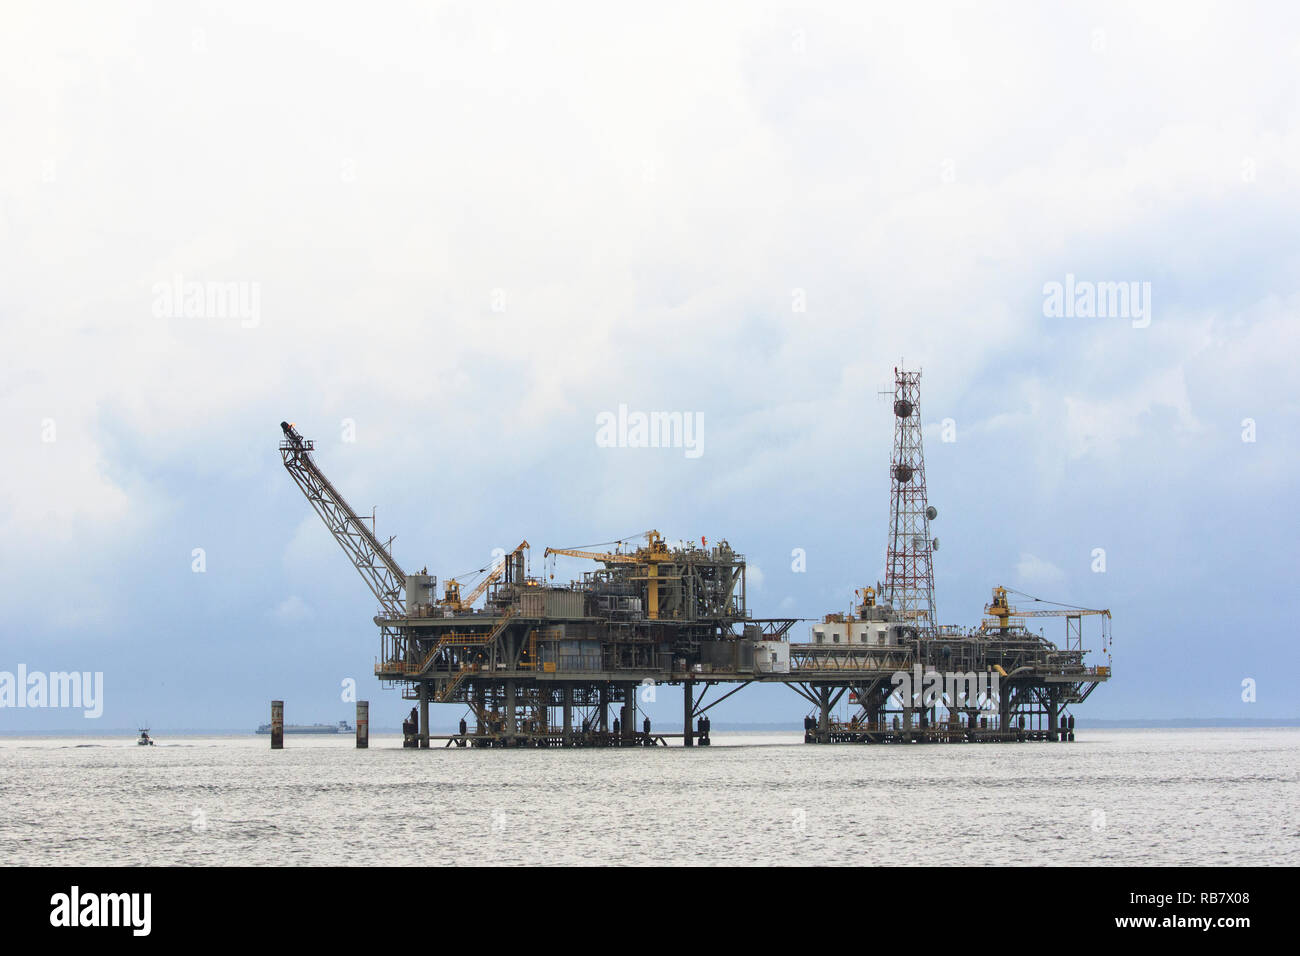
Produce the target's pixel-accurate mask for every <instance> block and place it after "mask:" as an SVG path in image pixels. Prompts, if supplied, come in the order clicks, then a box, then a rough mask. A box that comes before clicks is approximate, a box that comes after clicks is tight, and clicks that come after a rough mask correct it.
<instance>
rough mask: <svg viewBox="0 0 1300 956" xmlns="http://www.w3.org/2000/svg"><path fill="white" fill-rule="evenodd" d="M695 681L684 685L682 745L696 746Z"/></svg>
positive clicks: (689, 681)
mask: <svg viewBox="0 0 1300 956" xmlns="http://www.w3.org/2000/svg"><path fill="white" fill-rule="evenodd" d="M694 710H695V681H693V680H688V681H687V682H686V683H685V684H683V685H682V744H683V746H686V747H694V746H695V723H694V718H695V714H694Z"/></svg>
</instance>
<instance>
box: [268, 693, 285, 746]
mask: <svg viewBox="0 0 1300 956" xmlns="http://www.w3.org/2000/svg"><path fill="white" fill-rule="evenodd" d="M271 749H272V750H283V749H284V701H282V700H273V701H271Z"/></svg>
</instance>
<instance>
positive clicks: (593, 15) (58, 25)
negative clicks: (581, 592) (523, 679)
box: [0, 2, 1300, 732]
mask: <svg viewBox="0 0 1300 956" xmlns="http://www.w3.org/2000/svg"><path fill="white" fill-rule="evenodd" d="M540 6H542V5H537V4H526V3H519V4H485V3H481V2H475V3H450V4H438V3H432V4H430V3H426V4H409V5H408V4H381V5H378V6H365V5H347V6H338V5H331V4H317V3H313V4H292V5H291V4H262V3H222V4H207V3H192V2H180V3H159V4H127V3H115V4H70V3H61V2H54V3H7V4H6V5H5V8H4V12H3V14H0V24H2V27H3V28H2V29H0V76H2V77H3V79H2V81H0V134H2V135H3V143H4V145H3V149H2V150H0V183H2V185H3V189H2V192H0V198H2V202H3V204H2V205H0V253H2V255H0V270H2V272H0V323H2V327H3V332H4V339H3V343H4V348H3V350H2V351H0V411H2V413H3V414H0V428H3V430H4V435H3V437H4V442H3V447H4V449H5V450H6V454H5V462H4V467H3V468H0V521H2V522H3V538H2V539H0V540H2V542H3V543H2V545H0V575H2V576H3V577H2V580H3V589H2V592H0V601H2V602H3V610H2V616H0V628H2V631H0V670H8V671H14V670H16V668H17V667H18V665H20V664H22V665H25V666H26V667H27V668H28V670H30V671H58V670H71V669H76V670H83V671H102V672H103V673H104V684H105V691H104V694H105V706H104V714H103V716H102V717H101V718H99V720H98V721H95V722H93V723H94V727H91V726H90V725H91V722H90V721H86V720H83V719H81V718H80V716H79V715H78V714H77V713H76V712H72V711H60V710H43V711H37V710H10V709H5V710H0V732H6V731H22V730H31V729H51V728H69V729H102V728H108V727H129V726H133V725H134V724H136V723H137V722H141V721H150V722H152V723H153V725H154V726H155V727H156V728H167V727H172V728H250V729H251V728H252V727H253V726H255V725H256V724H258V723H260V722H262V721H264V720H266V719H268V718H267V712H268V701H269V700H270V699H271V698H273V697H279V698H284V699H285V700H286V715H287V718H288V719H289V720H291V721H313V720H331V721H332V720H337V719H339V718H342V717H348V718H351V716H352V711H351V705H350V704H345V703H343V702H341V700H340V682H341V681H342V680H344V679H345V678H348V677H352V678H356V679H357V680H358V684H359V692H360V694H361V696H363V697H368V698H369V699H370V700H371V701H372V705H371V712H372V720H373V722H374V724H375V725H376V726H385V725H388V726H392V725H395V724H396V723H397V722H398V720H399V719H400V715H401V714H402V712H403V711H404V710H405V709H406V707H407V706H409V705H405V704H404V703H403V702H402V701H401V700H400V698H399V696H398V694H397V692H396V691H393V690H382V689H380V688H379V687H378V686H377V685H375V684H374V682H373V681H372V680H371V679H370V678H369V677H368V676H367V675H369V674H370V672H371V669H372V664H373V661H374V658H375V656H376V655H377V653H378V639H377V634H376V629H375V628H374V626H373V625H372V624H371V623H370V618H371V616H372V614H373V613H374V600H373V598H372V597H371V595H370V594H369V592H368V591H367V590H366V589H365V587H364V585H363V584H362V582H361V579H360V578H359V577H358V576H357V575H356V572H355V571H354V570H353V569H352V567H351V566H350V565H349V563H348V562H347V560H346V559H345V557H344V555H343V554H342V552H341V551H340V550H339V549H338V547H337V546H336V545H335V544H334V543H333V541H332V540H331V539H330V536H329V534H328V533H327V532H326V530H325V529H324V527H323V526H322V525H321V523H320V521H319V519H317V518H316V516H315V514H314V513H313V512H312V511H311V509H310V508H309V506H308V505H307V503H306V501H305V500H304V499H303V498H302V496H301V494H300V493H299V492H298V490H297V488H296V487H295V486H294V485H293V484H292V482H291V481H290V479H289V477H288V476H287V475H286V474H285V472H284V470H283V468H282V466H281V464H280V458H279V454H278V452H277V450H276V446H277V442H278V439H279V429H278V425H277V423H278V422H279V421H280V420H281V419H286V418H287V419H289V420H291V421H295V422H296V423H297V424H298V426H299V428H300V429H301V430H302V432H303V433H304V434H305V435H306V436H308V437H309V438H313V439H315V440H316V442H317V448H318V454H317V460H318V461H319V463H320V464H321V466H322V467H323V468H324V469H325V471H326V473H327V474H328V475H329V476H330V477H331V479H332V480H333V481H334V482H335V483H336V484H337V485H338V486H339V488H340V489H342V491H343V493H344V494H345V495H347V496H348V497H349V499H350V500H351V501H352V503H353V504H354V505H355V506H356V507H357V508H358V510H365V511H366V512H369V510H370V508H371V507H372V506H375V507H377V508H378V530H379V532H380V533H381V535H382V536H384V537H386V536H388V535H390V534H395V535H397V540H396V542H395V545H394V550H395V553H396V556H397V558H398V560H399V561H401V562H402V563H403V564H404V565H406V566H407V567H408V568H419V567H420V566H423V565H427V566H428V567H429V570H430V571H431V572H434V573H437V574H438V575H439V576H440V577H446V576H449V575H451V574H454V573H456V572H459V571H463V570H465V569H468V568H475V567H480V566H482V565H484V564H486V563H488V561H489V560H490V556H491V552H492V549H493V548H512V547H513V546H514V545H515V544H517V543H518V542H519V541H520V540H521V539H523V538H527V539H528V540H529V541H530V542H531V543H532V544H533V552H532V554H533V570H534V572H535V573H542V571H543V567H542V565H543V562H542V558H541V550H542V548H543V547H545V546H546V545H556V546H565V545H580V544H586V543H589V542H596V541H605V540H609V539H613V538H617V537H620V536H624V535H631V534H634V533H636V532H639V531H643V530H645V529H648V528H652V527H654V528H658V529H659V530H661V531H662V532H664V534H665V535H666V536H667V537H668V538H670V539H672V540H676V539H678V538H688V539H690V538H695V539H698V537H699V536H701V535H705V536H707V537H708V538H709V539H710V541H713V540H716V539H721V538H726V539H728V540H729V541H730V542H731V543H732V545H733V546H734V547H736V548H737V549H738V550H740V551H742V552H744V553H745V554H746V555H747V556H748V558H749V560H750V562H751V567H750V571H751V579H750V589H749V594H750V604H751V610H752V611H753V613H754V614H755V615H756V616H782V615H788V616H797V617H808V618H812V617H820V616H821V615H822V614H824V613H825V612H827V611H832V610H843V609H846V608H847V606H848V604H849V601H850V598H851V596H852V590H853V588H854V587H857V586H861V585H863V584H866V583H871V582H874V581H875V580H876V578H877V577H878V576H880V575H881V573H882V570H881V569H882V566H883V563H884V562H883V552H884V545H885V536H886V530H887V522H888V497H887V494H888V458H889V450H890V449H889V442H890V429H891V427H892V418H891V415H890V409H889V405H888V403H887V402H886V401H884V400H883V399H881V398H880V397H879V395H878V392H879V391H880V390H881V389H882V388H885V387H888V386H889V385H890V383H891V380H892V375H893V368H894V366H895V365H897V364H898V363H899V360H900V359H902V360H904V361H905V362H906V364H907V365H908V366H909V367H912V366H916V367H920V368H922V369H923V371H924V377H923V390H924V391H923V398H922V416H923V418H924V420H925V422H926V423H927V430H926V440H927V447H926V452H927V464H928V482H929V489H930V498H931V502H932V503H933V504H934V505H935V506H936V507H938V509H939V511H940V516H939V518H938V520H937V521H936V522H935V524H934V528H933V530H934V533H935V535H936V536H938V537H939V539H940V541H941V550H940V551H939V553H938V555H937V559H936V574H937V594H938V605H939V611H940V617H941V618H942V619H943V620H944V621H947V622H951V623H954V624H966V625H970V624H975V623H978V620H979V617H980V615H981V611H982V607H983V604H984V603H985V601H987V600H988V597H989V592H990V590H991V588H992V587H993V586H994V585H998V584H1005V585H1008V586H1011V587H1015V588H1019V589H1021V590H1023V591H1027V592H1029V593H1032V594H1035V595H1039V596H1042V597H1045V598H1050V599H1053V600H1059V601H1067V602H1075V603H1079V604H1084V605H1088V606H1100V607H1109V608H1111V609H1112V611H1113V613H1114V633H1115V652H1114V665H1115V675H1116V676H1115V680H1114V681H1113V682H1112V683H1111V684H1109V685H1107V686H1104V687H1102V688H1101V689H1099V690H1098V691H1097V692H1096V693H1095V694H1094V695H1093V697H1092V698H1091V699H1090V700H1089V701H1088V702H1087V704H1086V705H1085V706H1084V707H1082V708H1080V709H1079V710H1078V711H1077V713H1078V714H1079V716H1080V719H1085V718H1086V717H1087V716H1089V715H1091V716H1094V717H1108V718H1113V717H1184V716H1189V717H1239V718H1251V717H1257V718H1283V717H1296V716H1300V714H1298V708H1297V703H1298V699H1297V698H1298V697H1300V694H1298V693H1297V690H1296V687H1295V682H1294V680H1292V679H1291V676H1290V675H1291V674H1293V673H1294V671H1295V667H1296V665H1297V664H1300V659H1298V658H1300V653H1298V652H1297V650H1296V646H1297V645H1296V642H1295V639H1294V636H1293V630H1294V627H1295V621H1296V620H1297V618H1298V617H1300V606H1298V605H1300V601H1298V600H1297V588H1296V584H1295V574H1294V564H1295V555H1296V543H1295V535H1296V527H1297V520H1296V519H1297V505H1296V493H1297V484H1298V483H1297V475H1298V473H1300V461H1298V457H1300V456H1298V454H1297V441H1296V437H1297V424H1298V422H1300V413H1298V403H1297V398H1296V384H1295V383H1296V378H1297V375H1296V368H1297V363H1298V360H1297V355H1298V354H1300V330H1298V328H1297V321H1296V314H1297V308H1298V307H1300V256H1298V254H1297V242H1296V235H1297V222H1300V215H1298V213H1300V201H1298V197H1300V95H1298V94H1300V11H1298V10H1297V9H1296V8H1295V7H1294V6H1293V5H1290V4H1282V3H1279V4H1223V5H1211V4H1198V3H1186V2H1183V3H1171V4H1167V5H1158V4H1143V5H1141V6H1140V7H1139V8H1138V9H1131V8H1130V5H1129V4H1125V3H1115V4H1072V5H1069V6H1061V5H1050V6H1048V5H1039V4H1033V3H1020V4H1007V5H998V4H978V5H973V4H972V5H962V6H959V7H955V8H952V7H948V6H946V5H938V4H890V5H888V6H883V5H865V4H848V3H841V4H819V5H802V6H801V7H800V8H797V9H796V8H789V7H786V6H783V5H775V4H756V3H736V4H675V3H662V2H661V3H656V4H651V5H636V6H633V5H623V4H608V3H598V4H582V5H579V4H550V5H545V6H546V7H547V8H548V9H546V10H544V11H543V10H541V9H539V7H540ZM557 8H558V9H557ZM1067 277H1072V278H1068V279H1067ZM1067 282H1068V283H1076V284H1077V283H1121V282H1122V283H1137V285H1136V287H1135V289H1136V291H1137V292H1138V295H1139V297H1140V298H1139V299H1138V300H1135V301H1142V302H1145V306H1144V308H1145V310H1146V314H1145V315H1141V314H1134V315H1127V314H1120V315H1108V316H1096V317H1085V316H1080V315H1077V314H1075V315H1067V316H1061V315H1049V314H1046V313H1048V312H1050V311H1051V309H1049V308H1046V307H1045V302H1046V300H1047V295H1046V293H1045V289H1046V288H1049V287H1050V284H1051V283H1060V284H1062V286H1064V285H1065V284H1066V283H1067ZM192 283H198V284H200V287H201V288H203V289H209V288H213V287H217V286H221V285H222V284H226V283H234V284H235V285H234V286H231V288H234V289H236V290H238V301H237V303H236V304H239V305H242V306H243V309H242V310H227V311H226V312H225V313H224V314H223V313H221V311H220V310H219V309H216V308H214V307H213V306H212V304H211V303H206V302H205V305H204V306H203V308H201V309H199V310H198V312H197V314H196V313H195V311H194V310H190V309H187V308H186V307H185V303H184V302H183V301H181V302H173V301H170V293H169V291H168V290H170V289H171V288H173V287H175V286H176V285H178V284H179V286H180V287H181V288H182V289H185V288H186V287H187V286H188V285H189V284H192ZM1144 293H1145V294H1144ZM620 404H624V405H627V406H628V408H629V409H630V410H633V411H635V410H641V411H647V412H648V411H681V412H688V413H691V414H696V413H698V414H699V415H700V416H702V419H703V435H702V445H701V446H700V450H701V453H700V454H699V455H698V456H692V455H688V454H686V453H685V452H686V450H685V449H682V448H660V449H638V448H602V447H598V445H597V443H596V432H597V430H596V420H597V416H599V415H600V414H601V413H602V412H617V410H618V408H619V406H620ZM944 419H951V421H952V424H951V426H950V430H949V435H948V436H947V437H953V432H954V431H955V440H954V441H944V440H943V438H944V437H945V436H944V434H943V429H942V425H941V423H942V422H943V420H944ZM1248 420H1249V423H1248ZM349 438H354V439H355V440H351V441H349V440H347V439H349ZM1246 439H1253V440H1246ZM796 548H802V549H804V551H805V552H806V554H807V570H806V572H803V573H799V572H797V571H794V570H792V552H793V551H794V549H796ZM1098 548H1101V549H1104V551H1105V570H1104V572H1100V573H1099V572H1098V571H1096V570H1094V568H1095V567H1096V557H1095V555H1096V550H1095V549H1098ZM195 549H203V550H202V557H203V566H204V570H203V571H202V573H196V571H195V570H194V567H195V560H196V559H195V557H194V555H195ZM582 570H584V567H583V566H582V565H581V564H578V563H570V564H564V563H562V564H560V565H559V567H558V570H557V575H558V577H559V578H561V579H566V578H568V577H569V576H571V575H576V574H577V573H579V572H580V571H582ZM1047 628H1048V630H1047V633H1048V635H1049V636H1052V637H1059V634H1058V633H1057V631H1056V630H1055V628H1054V627H1053V625H1052V624H1051V622H1049V623H1048V625H1047ZM798 633H799V634H801V635H805V636H806V633H807V631H806V625H803V624H801V625H799V626H798ZM1088 643H1089V646H1092V647H1094V648H1096V647H1097V642H1096V641H1095V640H1092V641H1089V642H1088ZM1247 679H1253V680H1255V681H1256V682H1257V700H1256V702H1254V703H1245V702H1243V701H1242V682H1243V680H1247ZM674 700H680V698H674V697H673V696H672V695H671V694H670V693H669V692H665V693H664V694H662V695H661V700H660V703H659V704H657V705H656V707H655V708H652V709H651V715H652V717H655V718H656V719H660V718H662V719H663V720H665V721H667V720H673V719H675V718H676V716H677V715H679V714H680V704H679V703H674ZM805 709H806V704H805V703H804V702H803V701H802V699H801V698H799V697H798V696H797V695H795V694H794V693H792V692H790V691H788V690H785V689H783V688H779V687H764V688H749V689H747V690H745V691H744V692H742V693H740V694H738V695H736V697H734V698H732V699H731V700H729V701H728V702H727V703H726V704H724V705H722V706H721V707H719V708H718V710H717V711H715V713H716V715H717V716H716V720H717V721H719V722H723V721H732V720H735V721H781V722H795V723H797V722H798V721H799V719H800V718H801V717H802V715H803V713H804V711H805ZM440 710H441V711H442V712H441V713H440V714H439V715H438V718H437V719H438V720H440V721H442V722H443V723H451V722H453V721H454V720H456V719H457V718H458V717H459V716H460V713H459V710H458V709H457V708H440Z"/></svg>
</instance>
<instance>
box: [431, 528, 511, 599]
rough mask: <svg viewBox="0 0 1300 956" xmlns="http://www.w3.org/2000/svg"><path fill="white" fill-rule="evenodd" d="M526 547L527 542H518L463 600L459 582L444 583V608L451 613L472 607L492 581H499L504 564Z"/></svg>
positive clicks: (454, 580)
mask: <svg viewBox="0 0 1300 956" xmlns="http://www.w3.org/2000/svg"><path fill="white" fill-rule="evenodd" d="M528 546H529V545H528V542H527V541H521V542H519V547H517V548H515V549H514V550H513V551H511V552H510V553H509V554H508V555H506V556H505V557H503V558H502V559H501V562H500V563H499V564H497V566H496V567H494V568H493V569H492V570H491V571H489V572H488V574H487V576H486V577H484V578H483V580H482V581H480V582H479V583H478V584H477V585H475V587H474V590H472V591H470V592H469V594H468V595H467V596H466V597H464V598H462V597H461V596H460V582H459V581H457V580H456V579H455V578H451V579H450V580H449V581H447V582H446V584H444V585H443V597H442V603H443V604H444V605H445V606H447V607H449V608H451V609H452V610H453V611H464V610H468V609H469V608H471V607H473V606H474V602H475V601H477V600H478V599H479V598H480V597H482V596H483V592H484V591H486V590H487V589H488V586H489V585H490V584H491V583H492V582H493V581H496V580H497V579H499V578H500V577H501V575H502V574H504V573H505V570H506V564H507V563H508V562H509V560H510V559H511V558H512V557H514V556H515V555H516V554H518V553H519V552H520V551H523V550H524V549H525V548H527V547H528Z"/></svg>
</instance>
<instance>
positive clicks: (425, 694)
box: [420, 681, 429, 750]
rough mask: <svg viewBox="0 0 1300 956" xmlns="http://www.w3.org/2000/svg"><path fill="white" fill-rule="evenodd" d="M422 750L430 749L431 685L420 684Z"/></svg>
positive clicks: (422, 682)
mask: <svg viewBox="0 0 1300 956" xmlns="http://www.w3.org/2000/svg"><path fill="white" fill-rule="evenodd" d="M420 749H421V750H428V749H429V685H428V684H426V683H425V682H424V681H421V682H420Z"/></svg>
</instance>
